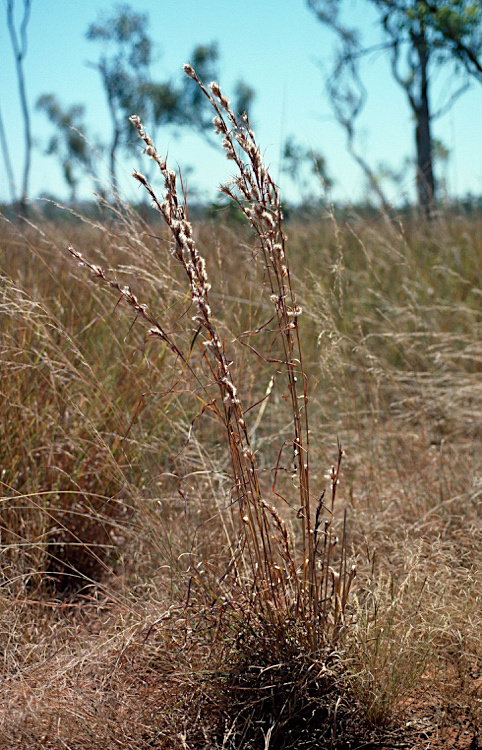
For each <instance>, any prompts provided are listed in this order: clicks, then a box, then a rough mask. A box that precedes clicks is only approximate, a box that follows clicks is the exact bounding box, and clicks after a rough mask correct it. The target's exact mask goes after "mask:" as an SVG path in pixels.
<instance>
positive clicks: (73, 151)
mask: <svg viewBox="0 0 482 750" xmlns="http://www.w3.org/2000/svg"><path fill="white" fill-rule="evenodd" d="M37 109H39V110H41V111H42V112H44V113H45V114H46V116H47V117H48V119H49V120H50V122H51V123H52V125H53V126H54V127H55V128H56V132H55V133H54V135H52V136H51V138H50V140H49V142H48V144H47V148H46V150H45V153H46V154H47V155H48V156H57V158H58V159H59V162H60V165H61V168H62V172H63V175H64V179H65V181H66V183H67V185H68V186H69V188H70V191H71V199H72V200H75V197H76V189H77V185H78V183H79V179H80V173H81V172H83V171H85V170H86V169H89V168H90V167H91V158H90V156H91V155H90V151H89V148H88V144H87V141H86V139H85V137H84V134H85V132H86V127H85V124H84V121H83V116H84V112H85V107H83V106H82V105H81V104H74V105H72V106H71V107H69V108H68V109H63V108H62V106H61V104H60V103H59V101H58V100H57V98H56V97H55V95H54V94H42V96H40V97H39V99H38V100H37Z"/></svg>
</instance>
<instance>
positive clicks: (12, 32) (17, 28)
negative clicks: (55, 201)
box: [2, 0, 32, 214]
mask: <svg viewBox="0 0 482 750" xmlns="http://www.w3.org/2000/svg"><path fill="white" fill-rule="evenodd" d="M31 7H32V2H31V0H23V5H22V12H21V20H20V22H19V24H17V23H16V19H15V0H7V27H8V33H9V36H10V41H11V44H12V49H13V54H14V58H15V69H16V73H17V85H18V93H19V97H20V106H21V109H22V117H23V133H24V144H25V145H24V163H23V176H22V187H21V195H20V207H21V209H22V212H23V213H24V214H25V213H26V211H27V202H28V194H29V179H30V165H31V160H32V128H31V124H30V111H29V106H28V100H27V87H26V83H25V71H24V60H25V57H26V55H27V28H28V23H29V20H30V11H31ZM2 144H3V146H2V148H3V151H4V154H5V153H7V154H8V147H7V149H6V148H5V144H6V140H5V139H3V138H2ZM6 162H7V169H8V162H9V159H8V156H7V158H6ZM10 183H11V184H12V178H11V177H10Z"/></svg>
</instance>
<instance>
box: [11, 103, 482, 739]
mask: <svg viewBox="0 0 482 750" xmlns="http://www.w3.org/2000/svg"><path fill="white" fill-rule="evenodd" d="M206 93H207V95H208V96H210V97H212V98H213V101H214V102H215V104H216V106H217V107H218V109H219V112H218V114H217V116H218V117H219V116H222V117H223V120H222V121H221V125H219V124H218V129H220V130H221V131H222V132H223V133H224V136H226V132H225V131H223V127H224V126H223V125H222V122H224V123H228V134H229V132H230V131H231V128H232V126H233V124H234V123H233V122H232V121H231V120H230V114H229V113H228V109H227V108H226V106H225V103H223V100H222V94H221V93H220V92H219V93H217V91H212V92H206ZM237 127H239V131H234V133H233V136H234V137H236V132H239V134H240V138H239V139H238V140H237V143H238V146H240V147H241V148H243V149H244V150H245V151H246V152H247V154H248V160H247V164H246V165H244V164H243V165H242V169H245V170H246V173H245V174H244V175H243V172H242V173H241V174H242V176H243V179H242V182H241V183H239V182H238V183H237V185H234V186H233V187H231V188H230V190H233V189H235V188H237V189H238V190H239V189H241V193H239V192H238V193H237V197H238V199H239V200H240V202H241V207H242V209H244V210H245V211H248V212H249V211H250V209H251V208H252V207H253V206H255V205H259V204H260V203H263V201H264V204H263V205H262V210H260V211H259V212H257V213H256V212H255V213H253V214H250V215H249V216H248V219H249V220H250V221H251V227H249V226H246V227H245V228H236V230H235V231H234V230H233V229H232V228H229V227H227V226H220V225H213V224H209V223H207V222H206V223H202V224H201V225H198V226H197V227H195V228H194V230H193V234H192V235H191V234H190V230H189V228H187V224H188V222H189V217H188V216H187V215H186V208H185V205H184V201H183V198H182V195H181V197H179V196H178V195H177V185H176V184H175V183H174V182H173V177H172V175H171V173H170V172H169V170H168V168H167V166H166V167H164V164H163V161H162V159H161V158H160V157H158V156H157V152H155V151H153V152H151V155H155V157H157V159H159V161H158V163H159V166H160V167H161V173H162V176H163V179H164V180H165V181H166V184H165V189H166V192H167V196H168V202H167V203H166V204H164V207H162V201H161V200H159V203H160V206H161V213H162V214H163V217H164V219H165V220H166V221H167V225H168V226H167V227H166V228H165V229H164V228H162V226H148V225H146V224H145V223H143V221H142V220H141V219H140V218H139V217H138V216H137V215H136V214H135V212H133V211H131V210H130V209H128V208H127V207H124V206H122V205H119V206H117V207H115V209H113V210H112V213H111V215H110V218H109V219H108V220H107V219H105V218H104V220H103V221H102V222H99V223H98V224H96V223H92V224H89V223H87V222H78V223H76V224H74V223H73V222H72V223H71V224H66V225H64V226H63V227H59V226H55V225H49V224H46V223H44V222H40V223H38V224H37V225H36V224H34V223H33V224H32V225H30V226H24V227H23V228H22V229H19V228H18V227H15V226H13V225H10V224H8V223H7V222H4V223H3V226H2V233H1V239H0V262H1V273H2V299H1V308H0V315H1V336H2V354H1V356H2V360H1V367H2V380H1V390H2V402H3V407H2V420H1V423H0V431H1V440H0V451H1V460H0V465H1V472H2V474H1V481H2V496H3V497H2V506H1V553H2V567H1V575H2V579H1V581H2V589H1V591H0V609H1V613H0V640H1V644H2V652H3V653H4V661H3V677H4V688H3V689H2V693H1V699H0V709H1V713H2V719H1V721H2V731H1V733H0V734H1V736H2V740H1V742H0V745H1V746H2V747H9V748H10V747H18V748H29V747H32V748H37V747H45V748H49V747H51V748H65V747H70V748H79V750H80V748H86V749H87V748H95V747H99V748H117V747H126V746H128V747H134V748H144V747H146V748H147V747H159V748H175V747H177V748H197V747H206V748H207V747H209V748H211V747H216V746H219V747H225V748H230V747H231V748H240V747H254V748H257V747H259V748H266V747H271V748H282V747H286V748H288V747H330V746H332V747H334V748H335V747H348V746H350V747H362V746H366V743H369V742H371V743H372V745H371V746H373V747H385V746H405V747H413V748H415V747H421V746H423V747H431V748H438V747H446V748H449V747H450V748H452V747H460V748H463V747H467V748H468V747H469V746H470V743H471V742H472V748H474V747H477V745H476V744H475V743H476V740H475V739H473V738H474V737H475V736H476V732H477V727H478V725H479V724H480V715H481V710H480V706H481V703H480V701H481V690H480V688H481V661H482V653H481V647H480V626H481V619H482V618H481V614H480V611H481V610H480V594H479V591H480V588H481V581H480V577H481V560H482V550H481V545H480V539H481V536H480V447H479V443H480V424H481V419H480V417H481V414H480V411H481V409H480V404H481V398H480V397H481V385H480V371H481V363H480V346H479V342H480V289H479V288H478V283H479V280H480V277H481V274H480V270H481V269H480V259H481V252H480V250H481V245H480V237H481V232H480V229H481V227H480V220H478V219H470V220H469V219H467V218H464V217H461V216H460V217H453V216H452V217H448V218H444V217H443V216H441V217H439V218H438V219H437V220H436V221H434V222H433V224H432V225H431V226H430V227H427V226H426V225H424V224H418V223H417V221H416V220H404V221H400V222H396V221H388V220H386V219H385V218H383V217H380V218H379V219H376V220H372V221H370V222H368V221H365V220H364V219H363V217H357V216H353V217H351V218H350V219H349V220H348V221H343V222H342V223H339V222H338V223H337V222H336V221H335V220H334V218H333V217H332V216H330V215H328V214H327V215H326V216H323V217H320V221H319V222H312V223H310V224H307V225H304V226H302V225H297V224H296V223H295V222H292V223H291V224H290V225H289V226H288V229H287V231H288V234H289V240H288V242H287V243H286V252H287V254H288V253H289V259H290V267H289V268H288V267H287V263H286V261H285V259H284V258H283V257H282V254H281V253H280V251H279V249H276V247H277V246H278V247H281V251H282V252H283V253H284V252H285V236H284V229H283V226H282V224H281V213H280V207H279V203H278V196H277V192H276V188H275V186H274V185H273V184H272V183H271V182H270V181H269V175H268V174H267V173H264V172H262V171H260V170H261V166H262V165H261V163H260V162H259V161H258V160H259V152H258V151H257V150H256V147H255V146H254V145H251V144H252V140H251V134H250V132H249V127H248V126H247V125H246V123H242V122H241V123H238V125H237ZM139 129H140V132H141V135H144V136H145V134H144V133H143V131H142V129H141V126H140V124H139ZM145 137H146V138H147V136H145ZM146 145H147V147H148V148H153V147H152V145H151V144H149V142H148V141H146ZM238 146H236V148H235V149H234V151H233V152H232V156H234V159H233V160H232V161H233V165H234V166H236V163H237V162H236V160H239V159H240V156H239V154H240V151H239V150H237V149H238ZM227 149H228V152H229V144H228V145H227ZM238 167H239V164H238ZM250 175H255V183H254V184H255V185H257V186H258V189H260V185H262V186H263V187H262V189H261V191H260V194H259V195H258V197H256V198H255V197H253V195H249V194H248V195H246V194H243V186H244V189H245V190H247V191H248V192H249V191H250V190H253V183H252V182H250ZM256 176H257V177H256ZM138 179H139V177H138ZM140 179H141V182H143V178H140ZM257 180H258V181H257ZM263 180H265V182H263ZM148 189H149V190H151V188H148ZM153 190H154V195H158V194H159V193H160V191H158V190H157V189H154V188H153ZM181 192H182V191H181ZM176 201H177V202H176ZM263 214H266V216H264V215H263ZM267 217H270V218H267ZM194 237H195V243H194V241H193V242H192V244H191V243H190V242H189V241H188V240H191V239H193V238H194ZM67 246H71V247H72V248H75V250H74V252H75V253H76V254H77V257H79V255H78V253H79V250H81V252H82V256H83V258H88V259H89V260H88V262H87V265H88V266H89V267H90V269H91V270H93V272H94V275H95V276H97V277H98V282H97V283H96V284H93V283H92V280H91V279H90V278H88V274H86V273H85V268H77V269H76V267H75V265H74V266H72V264H71V263H70V262H69V260H68V258H66V253H65V248H66V247H67ZM169 248H171V249H173V252H172V253H169V252H168V250H169ZM201 258H204V259H205V264H204V262H203V261H202V260H201ZM89 264H90V265H89ZM84 265H85V263H84ZM284 266H286V267H287V271H286V275H285V271H284V270H283V267H284ZM266 268H268V270H266ZM186 271H187V274H188V276H187V277H186ZM272 274H274V276H273V277H272V278H270V276H271V275H272ZM208 277H209V281H208ZM186 278H187V285H186ZM109 281H116V282H118V286H115V289H114V292H116V293H117V294H116V293H114V294H113V293H112V290H111V289H109V288H108V286H109ZM209 283H210V284H211V289H208V286H207V285H208V284H209ZM280 284H281V287H280V286H279V285H280ZM126 285H130V286H131V288H132V290H133V292H128V291H127V290H124V287H125V286H126ZM276 285H278V286H276ZM111 286H112V284H111ZM294 289H296V297H295V296H294V294H295V292H294V291H293V290H294ZM133 293H134V294H135V298H134V297H132V294H133ZM272 296H273V299H270V298H271V297H272ZM116 303H117V304H116ZM144 304H146V305H147V306H148V308H147V309H146V308H144V307H140V305H144ZM136 305H137V307H136ZM203 306H204V307H203ZM298 307H300V308H302V310H303V313H302V315H300V314H299V313H298V312H297V311H298ZM146 316H147V318H148V320H147V321H146V322H147V326H144V325H143V322H142V318H145V317H146ZM193 316H194V318H195V320H194V321H193V320H192V318H193ZM139 318H141V319H139ZM291 323H292V324H294V325H293V327H289V325H290V324H291ZM148 329H151V331H150V334H149V335H147V336H146V331H147V330H148ZM254 332H256V333H254ZM216 341H218V342H219V349H217V344H216V343H215V342H216ZM213 342H214V343H213ZM286 347H287V348H286ZM253 349H255V350H256V353H254V352H253ZM216 352H217V353H216ZM286 352H288V355H289V356H287V354H286ZM300 352H302V356H300ZM294 360H299V364H298V363H297V365H296V368H295V367H293V366H292V365H290V364H288V365H282V362H288V363H293V362H294ZM295 377H297V378H298V380H296V381H295ZM305 384H307V386H306V385H305ZM232 386H234V388H235V389H236V390H233V388H232ZM297 405H301V408H298V406H297ZM307 405H308V408H309V414H310V425H309V430H307V425H306V424H304V419H305V416H306V414H307V409H306V406H307ZM249 407H252V408H249ZM297 409H298V410H297ZM293 430H294V432H293ZM337 438H339V439H340V442H341V444H342V445H343V447H344V448H345V449H346V451H347V456H346V457H345V458H344V459H343V462H342V466H341V474H340V475H338V470H337V468H336V466H337V450H338V449H337ZM308 446H309V451H310V461H309V477H308V476H307V470H306V469H305V465H306V464H308V461H307V460H303V461H296V459H297V457H298V456H297V454H296V450H297V449H298V450H299V451H300V452H301V453H302V455H306V454H305V451H307V449H308ZM293 459H294V460H295V464H294V461H293ZM333 463H334V464H335V470H334V473H333V472H332V471H331V470H330V466H331V464H333ZM325 474H327V475H328V476H327V478H325ZM274 476H276V486H275V492H273V489H272V487H273V479H274ZM322 490H325V491H326V504H327V507H326V508H322V507H321V505H318V499H319V497H320V494H321V493H322ZM334 490H335V491H336V493H337V502H336V503H334V505H333V514H332V513H331V504H330V496H331V495H332V493H333V491H334ZM318 508H319V513H318V519H317V509H318ZM345 511H346V522H345V520H344V514H345ZM246 519H247V520H246ZM317 520H318V523H317ZM320 521H321V524H320V523H319V522H320ZM325 521H326V522H327V525H326V526H325V525H324V524H325ZM315 529H316V534H317V536H318V537H319V539H320V540H321V544H319V545H318V552H315V549H316V542H314V541H313V542H311V541H310V540H311V539H313V540H314V538H315V533H311V532H315ZM335 536H338V537H339V539H340V543H339V544H337V545H334V544H333V542H334V540H335ZM323 542H326V543H325V544H323ZM340 549H341V552H340V551H339V550H340ZM306 560H307V561H308V562H305V563H304V562H303V561H306ZM355 562H356V565H357V568H358V573H357V578H356V579H355V581H354V582H353V583H352V580H351V579H352V576H351V574H350V566H351V564H352V563H355ZM351 583H352V586H351V592H350V595H349V596H348V589H349V584H351ZM402 729H403V731H402ZM464 732H465V734H464ZM349 742H351V745H350V744H348V743H349ZM2 743H3V744H2ZM343 743H344V744H343ZM403 743H405V744H403Z"/></svg>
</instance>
